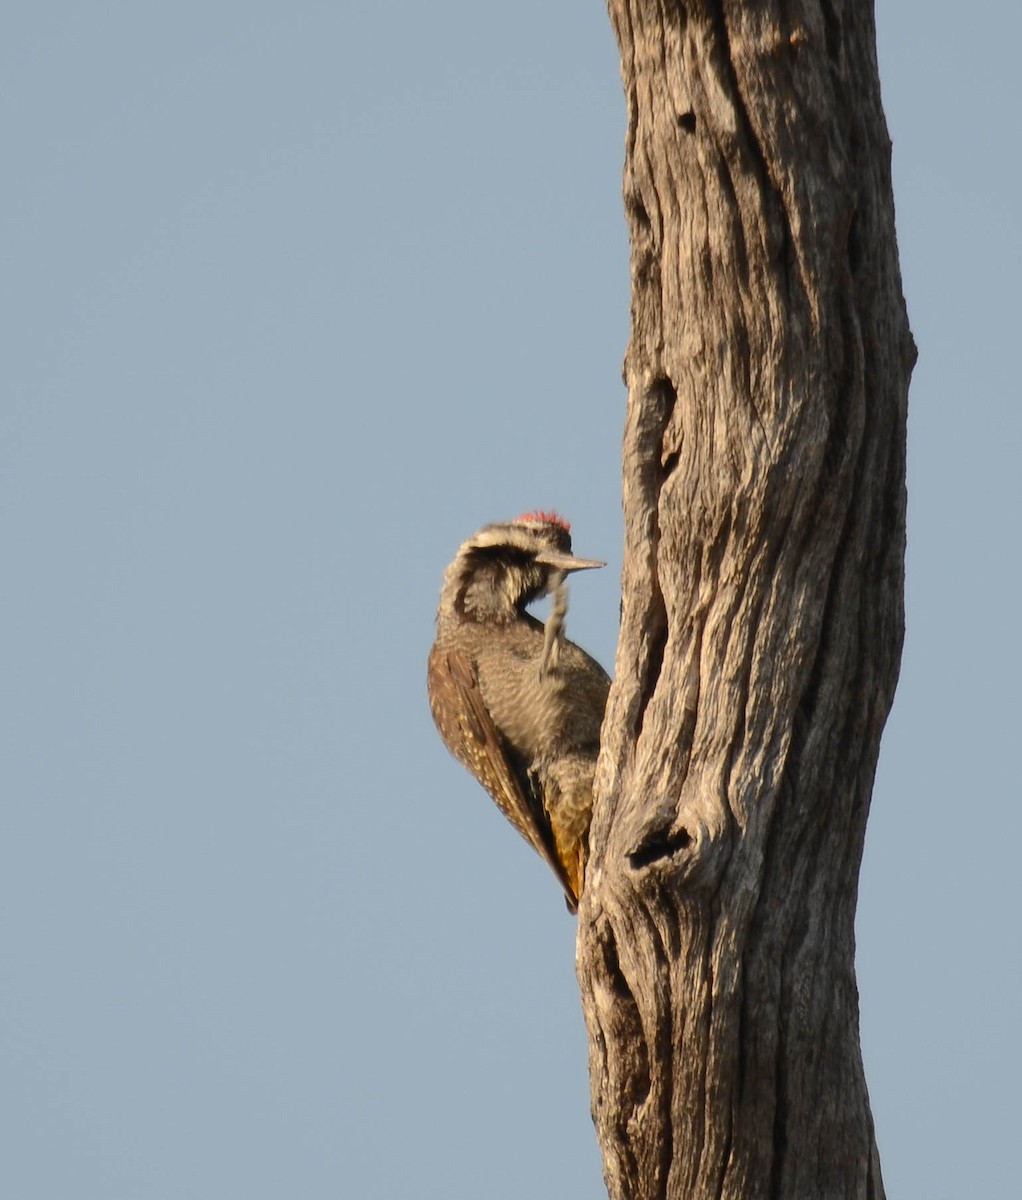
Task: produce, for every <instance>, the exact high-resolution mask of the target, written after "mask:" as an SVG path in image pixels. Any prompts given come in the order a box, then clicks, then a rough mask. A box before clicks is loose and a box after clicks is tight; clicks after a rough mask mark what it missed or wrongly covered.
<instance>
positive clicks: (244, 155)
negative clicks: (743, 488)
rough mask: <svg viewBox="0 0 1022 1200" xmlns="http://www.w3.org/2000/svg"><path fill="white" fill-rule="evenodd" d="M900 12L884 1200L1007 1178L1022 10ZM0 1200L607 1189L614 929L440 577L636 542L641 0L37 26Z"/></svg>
mask: <svg viewBox="0 0 1022 1200" xmlns="http://www.w3.org/2000/svg"><path fill="white" fill-rule="evenodd" d="M970 11H971V14H972V15H970V16H969V18H968V20H967V21H963V19H962V10H961V7H960V6H957V5H952V4H950V3H947V2H946V0H938V2H936V3H932V4H928V5H920V4H919V3H909V2H908V0H881V2H880V4H879V12H878V21H879V30H880V46H879V52H880V63H881V69H882V75H883V86H884V98H885V103H886V109H887V115H888V121H889V124H890V128H891V132H892V136H893V139H894V167H895V182H896V191H897V206H898V225H899V236H900V245H901V253H902V266H903V272H904V279H905V288H906V292H907V295H908V303H909V309H910V313H911V318H912V325H913V329H914V332H915V336H916V338H917V341H918V343H919V348H920V359H919V364H918V366H917V368H916V372H915V378H914V382H913V386H912V394H911V427H910V464H909V466H910V476H909V478H910V488H911V502H910V530H909V533H910V541H909V557H908V627H909V628H908V641H907V645H906V649H905V657H904V663H903V670H902V678H901V685H900V688H899V692H898V697H897V702H896V705H895V710H894V713H893V715H892V718H891V720H890V723H889V725H888V728H887V732H886V736H885V740H884V748H883V755H882V761H881V767H880V772H879V778H878V781H877V787H876V793H875V798H874V807H873V814H872V818H871V823H870V827H869V834H868V841H867V848H866V857H865V863H864V866H863V873H862V883H861V889H860V905H859V921H858V940H859V950H858V968H859V984H860V991H861V998H862V1039H863V1047H864V1054H865V1060H866V1068H867V1075H868V1079H869V1084H870V1089H871V1094H872V1101H873V1110H874V1116H875V1119H876V1124H877V1132H878V1138H879V1143H880V1147H881V1152H882V1155H883V1161H884V1168H885V1176H886V1181H887V1186H888V1193H889V1195H890V1196H891V1198H892V1200H894V1198H895V1197H897V1198H898V1200H973V1198H975V1197H984V1200H994V1198H999V1197H1011V1196H1015V1195H1017V1194H1018V1193H1017V1187H1018V1172H1017V1160H1018V1137H1019V1127H1020V1117H1022V1113H1020V1101H1019V1095H1020V1087H1019V1072H1020V1066H1022V1062H1020V1040H1019V1016H1020V994H1022V969H1020V960H1022V953H1020V951H1022V938H1020V920H1019V917H1020V909H1022V871H1020V868H1019V847H1020V842H1022V820H1020V801H1022V794H1020V793H1022V788H1020V785H1019V776H1018V770H1017V761H1018V751H1019V738H1020V734H1019V728H1020V720H1019V717H1020V712H1019V703H1018V690H1019V673H1020V665H1022V664H1020V654H1019V639H1018V627H1019V619H1018V606H1019V536H1018V526H1019V517H1020V512H1019V489H1018V477H1019V467H1018V459H1019V445H1020V440H1022V437H1020V435H1022V422H1020V401H1022V394H1020V393H1022V389H1020V385H1019V368H1018V357H1019V350H1018V346H1019V318H1020V301H1019V278H1020V274H1022V218H1020V208H1019V195H1020V192H1022V173H1020V168H1019V154H1018V149H1019V119H1020V117H1022V83H1020V78H1022V76H1020V73H1019V69H1018V61H1017V49H1018V45H1019V39H1020V37H1022V9H1020V8H1019V7H1018V6H1017V5H1016V4H1014V3H1007V2H996V0H995V2H993V3H989V4H986V5H982V6H980V7H979V8H976V9H974V10H970ZM0 80H2V85H0V86H2V104H0V125H2V131H0V134H2V141H0V144H2V146H3V161H4V172H3V175H4V184H3V189H2V194H0V223H2V237H0V246H2V256H3V261H2V267H0V269H2V279H3V289H2V296H3V299H2V303H3V312H2V322H0V329H2V334H0V336H2V343H3V355H2V360H3V368H2V376H0V378H2V380H3V383H2V400H0V557H2V562H3V585H2V589H0V639H2V643H3V644H2V651H0V653H2V659H0V661H2V675H0V710H2V711H0V730H2V734H0V738H2V746H0V753H2V773H0V783H2V797H0V1130H2V1133H0V1142H2V1146H0V1196H3V1197H5V1198H6V1197H10V1198H11V1200H277V1198H283V1197H302V1198H303V1200H305V1198H309V1200H318V1198H321V1197H322V1198H324V1200H326V1198H328V1197H329V1198H334V1197H352V1198H354V1197H358V1198H359V1200H403V1198H405V1197H409V1198H414V1200H432V1198H436V1200H440V1198H443V1200H475V1198H477V1197H480V1196H486V1197H487V1198H488V1200H521V1197H522V1196H530V1197H535V1198H537V1200H548V1198H549V1200H568V1198H575V1197H578V1198H583V1197H584V1198H598V1197H600V1196H601V1195H603V1194H604V1192H603V1187H602V1182H601V1171H600V1161H599V1155H598V1152H597V1148H596V1144H595V1140H594V1136H593V1132H592V1128H591V1123H590V1118H589V1111H588V1108H589V1099H588V1079H587V1074H586V1042H585V1035H584V1029H583V1024H582V1017H581V1012H580V1007H579V1000H578V993H577V985H576V982H575V979H574V923H573V921H572V920H571V919H570V918H569V917H568V916H567V914H566V913H565V911H564V905H563V903H562V902H561V899H560V896H559V894H558V889H557V886H556V884H555V882H554V880H553V879H552V877H551V876H550V875H549V873H548V872H547V870H546V868H545V867H544V866H543V864H542V863H541V862H540V860H539V859H538V858H537V857H536V856H535V855H532V854H531V853H530V852H529V851H528V849H527V848H526V847H525V845H524V843H522V842H521V841H520V840H519V839H518V838H517V837H516V836H515V835H514V834H513V832H512V831H511V830H510V829H509V828H508V827H507V826H506V825H505V823H504V822H503V820H502V818H501V817H500V816H499V814H498V813H497V812H496V810H495V809H494V807H493V806H492V804H491V803H490V802H489V800H488V799H487V798H486V797H485V795H484V794H483V793H482V792H481V791H480V790H479V789H478V787H477V786H476V785H475V784H474V783H473V782H472V781H471V779H470V778H469V777H468V775H467V774H466V773H465V772H464V771H463V770H462V769H461V768H460V767H458V766H457V765H456V764H455V763H454V762H453V760H450V759H449V758H448V756H447V755H446V753H445V751H444V750H443V747H442V746H441V744H440V742H439V740H438V738H437V737H436V735H435V733H434V731H433V728H432V725H431V722H430V719H429V714H428V710H427V707H426V700H425V688H424V678H423V677H424V666H425V656H426V652H427V649H428V647H429V644H430V641H431V638H432V632H433V614H434V610H435V604H436V596H437V589H438V586H439V582H440V576H441V573H442V571H443V568H444V566H445V565H446V563H447V562H448V560H449V559H450V557H451V556H452V555H453V552H454V550H455V549H456V547H457V545H458V544H459V542H460V541H461V540H462V539H463V538H464V537H465V536H467V535H468V534H469V533H471V532H472V531H474V529H475V528H476V527H477V526H479V525H480V524H482V523H484V522H485V521H487V520H491V519H499V518H505V517H509V516H513V515H514V514H516V513H518V512H520V511H521V510H523V509H526V508H531V507H536V506H543V507H547V506H550V507H557V508H559V509H561V510H562V511H564V512H565V513H566V514H567V515H568V516H569V517H570V518H571V519H572V520H573V522H574V525H575V545H576V549H577V550H578V551H579V552H580V553H582V554H584V555H590V556H594V557H602V558H606V559H608V560H609V561H610V566H609V568H608V569H607V570H606V571H603V572H599V573H598V574H594V575H592V576H587V577H585V578H584V579H580V580H578V581H577V582H576V584H575V585H574V589H573V603H572V610H571V615H570V621H569V626H570V632H571V634H572V636H573V637H575V638H576V639H577V640H578V641H580V642H581V643H582V644H583V645H585V646H586V647H587V648H588V649H590V650H591V651H592V652H593V653H595V654H596V655H597V656H598V657H600V658H601V659H602V660H603V662H604V663H606V664H607V665H608V666H610V665H611V664H612V663H613V655H614V646H615V636H616V625H617V608H618V573H619V570H620V562H621V520H620V506H619V450H620V438H621V429H622V421H623V411H624V399H625V397H624V391H623V388H622V385H621V382H620V363H621V359H622V356H623V353H624V349H625V344H626V340H627V335H628V328H627V315H628V269H627V243H626V231H625V225H624V220H623V217H622V213H621V202H620V187H619V184H620V173H621V160H622V148H623V133H624V109H623V102H622V98H621V94H620V85H619V80H618V68H617V55H616V48H615V45H614V41H613V37H612V34H611V31H610V26H609V23H608V20H607V17H606V14H605V12H604V9H603V6H602V4H601V3H599V0H591V2H589V3H583V2H582V0H561V2H559V3H557V4H551V3H550V2H549V0H522V2H520V3H518V4H515V5H508V4H502V5H500V4H498V5H480V4H478V3H468V2H467V0H440V2H439V3H436V4H429V5H427V4H421V3H409V2H407V0H397V2H396V3H389V4H379V5H372V4H354V3H344V2H341V3H337V2H336V0H334V2H332V3H327V2H326V0H321V2H313V0H295V2H293V3H287V4H285V3H282V2H280V0H277V2H273V3H270V2H267V0H247V2H245V3H242V2H240V0H203V3H201V4H200V3H196V2H194V0H173V2H170V0H130V2H129V0H121V2H114V0H110V2H106V3H102V2H99V0H76V2H75V3H71V2H70V0H63V2H60V0H54V2H52V3H37V4H21V5H15V6H11V7H10V8H9V11H7V13H6V15H5V20H4V23H3V37H2V41H0Z"/></svg>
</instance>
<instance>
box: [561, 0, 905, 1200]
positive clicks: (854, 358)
mask: <svg viewBox="0 0 1022 1200" xmlns="http://www.w3.org/2000/svg"><path fill="white" fill-rule="evenodd" d="M609 9H610V14H611V19H612V22H613V25H614V29H615V32H616V35H617V38H618V42H619V45H620V49H621V61H622V74H623V80H624V88H625V94H626V97H627V105H628V135H627V148H626V161H625V172H624V196H625V209H626V214H627V218H628V223H629V230H630V236H631V246H632V257H631V264H632V337H631V342H630V344H629V348H628V353H627V358H626V363H625V375H626V382H627V385H628V417H627V427H626V433H625V448H624V505H625V526H626V545H625V570H624V580H623V592H624V595H623V610H622V629H621V640H620V644H619V649H618V656H617V668H616V679H615V682H614V687H613V690H612V693H611V699H610V704H609V708H608V713H607V720H606V722H605V725H604V736H603V751H602V756H601V761H600V768H599V775H598V781H597V785H598V786H597V793H598V794H597V800H596V808H595V813H594V820H593V826H592V831H591V857H590V861H589V866H588V869H587V876H586V889H585V893H584V895H583V900H582V906H581V912H580V926H579V943H578V973H579V980H580V983H581V986H582V993H583V1004H584V1008H585V1015H586V1021H587V1024H588V1028H589V1036H590V1069H591V1076H592V1097H593V1113H594V1118H595V1121H596V1127H597V1133H598V1136H599V1139H600V1143H601V1146H602V1149H603V1155H604V1164H605V1174H606V1178H607V1184H608V1188H609V1191H610V1195H611V1197H612V1198H613V1200H626V1198H627V1200H654V1198H655V1197H669V1198H670V1200H682V1198H684V1200H710V1198H711V1197H712V1198H714V1200H717V1198H722V1197H728V1198H730V1200H739V1198H741V1200H748V1198H750V1197H770V1198H771V1200H829V1198H830V1197H842V1198H845V1197H864V1198H865V1197H870V1198H871V1200H880V1198H881V1197H883V1195H884V1191H883V1184H882V1181H881V1175H880V1166H879V1161H878V1158H877V1151H876V1144H875V1141H874V1137H873V1128H872V1120H871V1116H870V1111H869V1101H868V1097H867V1092H866V1084H865V1079H864V1075H863V1069H862V1059H861V1054H860V1050H859V1035H858V999H857V993H856V986H855V974H854V964H853V959H854V930H853V921H854V914H855V898H856V887H857V880H858V871H859V861H860V857H861V852H862V843H863V835H864V831H865V824H866V814H867V811H868V808H869V801H870V794H871V790H872V784H873V775H874V769H875V766H876V760H877V753H878V749H879V743H880V735H881V731H882V729H883V725H884V721H885V720H886V717H887V713H888V710H889V708H890V704H891V700H892V697H893V693H894V687H895V682H896V679H897V673H898V662H899V657H900V651H901V642H902V632H903V570H904V543H905V411H906V397H907V392H908V381H909V375H910V373H911V367H912V363H913V361H914V357H915V349H914V346H913V343H912V338H911V335H910V333H909V329H908V322H907V318H906V314H905V307H904V301H903V298H902V294H901V280H900V274H899V270H898V259H897V246H896V242H895V232H894V207H893V201H892V194H891V177H890V141H889V138H888V135H887V131H886V126H885V122H884V117H883V111H882V108H881V103H880V90H879V81H878V77H877V64H876V56H875V32H874V25H873V11H872V5H871V4H870V3H867V2H864V0H820V2H819V3H818V2H817V0H785V2H784V3H781V2H780V0H745V2H744V3H743V2H740V0H693V2H692V3H686V4H681V3H678V2H677V0H609Z"/></svg>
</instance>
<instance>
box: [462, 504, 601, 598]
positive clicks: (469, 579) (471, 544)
mask: <svg viewBox="0 0 1022 1200" xmlns="http://www.w3.org/2000/svg"><path fill="white" fill-rule="evenodd" d="M605 565H606V564H605V563H602V562H599V561H598V560H596V559H591V558H577V557H576V556H575V555H574V554H572V552H571V526H570V525H569V524H568V522H567V521H565V520H564V518H563V517H560V516H558V515H557V513H553V512H540V511H536V512H528V513H524V514H523V515H522V516H520V517H516V518H515V519H514V520H513V521H508V522H505V523H502V524H494V525H484V526H483V528H482V529H480V530H479V532H478V533H475V534H473V535H472V537H470V538H469V539H468V540H467V541H465V542H463V543H462V545H461V548H460V549H459V550H458V553H457V555H456V556H455V559H454V562H452V563H451V565H450V567H449V568H448V570H447V575H446V576H445V578H444V587H443V591H442V593H441V598H440V611H441V614H443V613H444V612H445V611H449V612H451V613H453V614H456V615H457V616H460V617H462V618H467V619H469V620H512V619H514V618H515V617H517V616H520V615H521V613H522V612H523V611H524V609H525V608H526V607H527V606H528V605H529V604H531V603H532V602H533V601H534V600H538V599H540V598H541V597H542V596H545V595H546V594H547V593H548V592H549V591H551V590H552V589H553V588H554V587H556V586H557V584H558V583H559V582H560V581H561V580H562V579H563V578H564V576H565V575H566V574H570V573H571V572H572V571H588V570H591V569H592V568H594V567H602V566H605Z"/></svg>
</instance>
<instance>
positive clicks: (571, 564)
mask: <svg viewBox="0 0 1022 1200" xmlns="http://www.w3.org/2000/svg"><path fill="white" fill-rule="evenodd" d="M536 562H538V563H542V564H543V566H544V567H553V569H554V570H555V571H565V572H568V571H591V570H592V569H593V568H594V567H605V566H606V565H607V564H606V563H605V562H600V561H599V560H598V559H595V558H576V557H575V556H574V554H560V553H558V552H557V551H556V550H541V551H540V552H539V554H537V555H536Z"/></svg>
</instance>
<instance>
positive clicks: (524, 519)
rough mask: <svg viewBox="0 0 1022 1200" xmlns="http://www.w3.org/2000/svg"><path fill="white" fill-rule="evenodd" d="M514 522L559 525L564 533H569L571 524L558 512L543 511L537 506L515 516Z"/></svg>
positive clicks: (516, 523)
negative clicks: (532, 509) (531, 510)
mask: <svg viewBox="0 0 1022 1200" xmlns="http://www.w3.org/2000/svg"><path fill="white" fill-rule="evenodd" d="M514 524H515V525H518V524H522V525H559V526H560V527H561V528H562V529H563V530H564V532H565V533H571V526H570V525H569V524H568V522H567V521H566V520H565V519H564V518H563V517H562V516H561V515H560V514H559V513H555V512H544V511H543V509H541V508H537V509H536V510H535V511H534V512H527V513H522V515H521V516H520V517H515V519H514Z"/></svg>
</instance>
